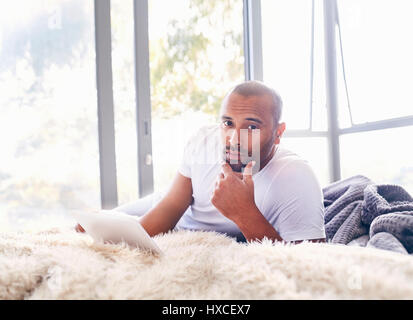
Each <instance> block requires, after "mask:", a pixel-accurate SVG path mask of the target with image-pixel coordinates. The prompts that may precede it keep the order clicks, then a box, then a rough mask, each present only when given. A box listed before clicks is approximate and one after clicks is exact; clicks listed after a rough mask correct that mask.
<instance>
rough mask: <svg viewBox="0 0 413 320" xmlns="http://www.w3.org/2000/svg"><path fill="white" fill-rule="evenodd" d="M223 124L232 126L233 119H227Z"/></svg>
mask: <svg viewBox="0 0 413 320" xmlns="http://www.w3.org/2000/svg"><path fill="white" fill-rule="evenodd" d="M222 124H223V125H224V126H225V127H228V126H231V125H232V121H230V120H225V121H224V122H223V123H222Z"/></svg>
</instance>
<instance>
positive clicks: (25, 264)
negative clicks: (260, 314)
mask: <svg viewBox="0 0 413 320" xmlns="http://www.w3.org/2000/svg"><path fill="white" fill-rule="evenodd" d="M155 239H156V241H157V243H158V244H159V246H160V247H161V249H162V250H163V251H164V252H165V255H164V256H161V257H160V256H155V255H152V254H150V253H146V252H143V251H140V250H139V249H134V248H131V247H128V246H127V245H124V244H117V245H116V244H105V245H103V244H95V243H93V240H92V239H91V238H90V236H88V235H86V234H79V233H76V232H74V231H72V230H70V229H62V228H59V229H50V230H47V231H43V232H26V233H17V232H4V233H0V299H413V281H412V279H413V259H412V256H409V255H402V254H399V253H394V252H390V251H384V250H378V249H374V248H364V247H352V246H344V245H333V244H315V243H302V244H299V245H283V244H273V243H271V242H269V241H264V242H263V243H252V244H248V245H247V244H241V243H237V242H235V241H234V240H232V239H231V238H228V237H225V236H223V235H220V234H217V233H212V232H189V231H179V232H172V233H168V234H165V235H161V236H157V237H156V238H155Z"/></svg>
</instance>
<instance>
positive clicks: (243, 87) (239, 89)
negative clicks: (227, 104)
mask: <svg viewBox="0 0 413 320" xmlns="http://www.w3.org/2000/svg"><path fill="white" fill-rule="evenodd" d="M232 93H236V94H239V95H241V96H244V97H249V96H263V95H269V96H270V97H271V98H272V103H273V107H274V122H275V126H277V125H278V124H279V122H280V119H281V114H282V107H283V102H282V99H281V97H280V95H279V94H278V93H277V92H276V91H275V90H274V89H272V88H270V87H269V86H267V85H266V84H264V83H263V82H260V81H257V80H250V81H245V82H243V83H240V84H238V85H237V86H235V87H234V88H233V89H232V90H231V91H230V92H229V93H228V95H227V97H229V96H230V95H231V94H232Z"/></svg>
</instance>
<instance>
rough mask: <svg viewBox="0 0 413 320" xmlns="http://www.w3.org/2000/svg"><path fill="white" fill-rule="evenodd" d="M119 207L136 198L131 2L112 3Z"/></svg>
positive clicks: (115, 1) (127, 0) (135, 135)
mask: <svg viewBox="0 0 413 320" xmlns="http://www.w3.org/2000/svg"><path fill="white" fill-rule="evenodd" d="M110 4H111V29H112V72H113V100H114V116H115V147H116V175H117V187H118V203H119V204H124V203H126V202H129V201H133V200H136V199H137V198H138V197H139V195H138V165H137V159H138V157H137V131H136V95H135V67H134V65H135V56H134V22H133V0H111V2H110Z"/></svg>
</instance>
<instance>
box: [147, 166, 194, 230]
mask: <svg viewBox="0 0 413 320" xmlns="http://www.w3.org/2000/svg"><path fill="white" fill-rule="evenodd" d="M192 200H193V198H192V181H191V178H187V177H185V176H183V175H181V174H180V173H179V172H178V173H177V174H176V176H175V179H174V180H173V182H172V184H171V186H170V188H169V190H168V192H167V193H166V195H165V196H164V197H163V198H162V200H161V201H160V202H159V203H158V204H157V205H156V206H155V207H154V208H153V209H151V210H150V211H148V212H147V213H146V214H145V215H144V216H143V217H142V218H141V220H140V223H141V225H142V227H143V228H144V229H145V230H146V232H148V234H149V235H150V236H151V237H152V236H154V235H157V234H159V233H164V232H168V231H169V230H172V229H173V228H174V227H175V225H176V224H177V223H178V221H179V219H180V218H181V217H182V215H183V214H184V213H185V211H186V209H187V208H188V207H189V205H190V204H191V203H192Z"/></svg>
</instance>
